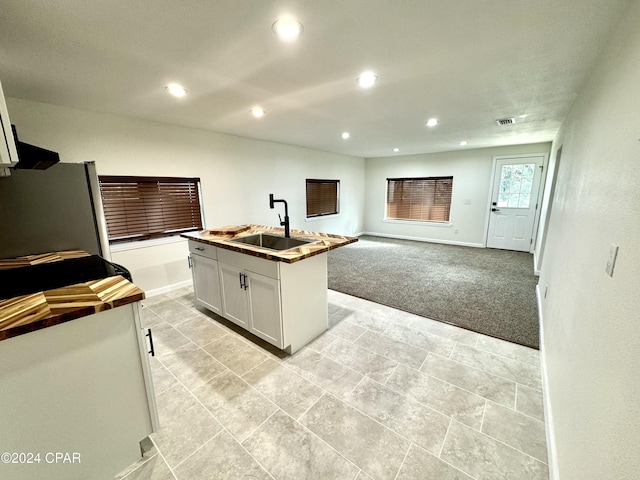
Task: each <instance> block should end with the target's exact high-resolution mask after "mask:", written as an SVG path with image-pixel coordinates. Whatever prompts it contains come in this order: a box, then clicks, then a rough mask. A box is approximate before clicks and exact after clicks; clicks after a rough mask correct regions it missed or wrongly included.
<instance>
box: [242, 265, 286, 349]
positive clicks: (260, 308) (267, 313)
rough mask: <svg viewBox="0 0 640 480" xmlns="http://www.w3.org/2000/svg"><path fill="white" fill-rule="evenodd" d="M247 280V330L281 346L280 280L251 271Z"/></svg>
mask: <svg viewBox="0 0 640 480" xmlns="http://www.w3.org/2000/svg"><path fill="white" fill-rule="evenodd" d="M247 277H248V279H249V280H248V281H249V290H248V293H249V309H250V312H251V315H250V318H251V326H250V328H249V331H250V332H251V333H253V334H254V335H257V336H258V337H260V338H262V339H263V340H266V341H267V342H269V343H271V344H272V345H275V346H276V347H278V348H282V343H283V342H282V319H281V316H280V282H279V281H278V280H276V279H274V278H269V277H265V276H264V275H260V274H257V273H253V272H247Z"/></svg>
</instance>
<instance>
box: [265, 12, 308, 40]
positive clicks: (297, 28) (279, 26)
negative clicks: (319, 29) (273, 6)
mask: <svg viewBox="0 0 640 480" xmlns="http://www.w3.org/2000/svg"><path fill="white" fill-rule="evenodd" d="M271 28H272V30H273V31H274V32H275V33H276V35H278V37H280V40H282V41H283V42H291V41H293V40H295V39H296V38H298V37H299V36H300V35H302V32H303V31H304V27H303V26H302V24H301V23H300V22H298V21H297V20H293V19H290V18H283V19H281V20H277V21H276V22H275V23H274V24H273V25H271Z"/></svg>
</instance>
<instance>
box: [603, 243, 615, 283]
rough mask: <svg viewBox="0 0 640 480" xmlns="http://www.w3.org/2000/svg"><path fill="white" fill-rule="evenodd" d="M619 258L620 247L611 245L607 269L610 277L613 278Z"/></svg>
mask: <svg viewBox="0 0 640 480" xmlns="http://www.w3.org/2000/svg"><path fill="white" fill-rule="evenodd" d="M617 256H618V246H617V245H616V244H615V243H612V244H611V247H610V248H609V260H607V268H605V271H606V272H607V273H608V274H609V276H610V277H613V267H615V265H616V257H617Z"/></svg>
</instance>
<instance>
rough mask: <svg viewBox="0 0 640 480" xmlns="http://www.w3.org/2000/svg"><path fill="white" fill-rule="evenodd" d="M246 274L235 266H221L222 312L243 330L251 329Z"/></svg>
mask: <svg viewBox="0 0 640 480" xmlns="http://www.w3.org/2000/svg"><path fill="white" fill-rule="evenodd" d="M245 282H246V279H245V274H244V273H243V271H242V270H241V269H240V268H238V267H235V266H233V265H226V264H224V263H223V264H222V265H221V266H220V284H221V287H222V298H223V305H222V311H223V314H224V316H225V317H226V318H228V319H229V320H231V321H232V322H233V323H236V324H238V325H240V326H241V327H243V328H246V329H247V330H248V329H249V309H248V307H247V300H246V293H245Z"/></svg>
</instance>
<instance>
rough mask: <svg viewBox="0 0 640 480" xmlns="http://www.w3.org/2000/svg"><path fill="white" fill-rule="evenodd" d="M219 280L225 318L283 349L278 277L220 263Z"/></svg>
mask: <svg viewBox="0 0 640 480" xmlns="http://www.w3.org/2000/svg"><path fill="white" fill-rule="evenodd" d="M238 255H242V254H238ZM254 260H257V259H254ZM264 261H266V262H269V260H264ZM272 263H273V262H272ZM220 277H221V285H222V309H223V316H224V317H226V318H228V319H229V320H231V321H232V322H234V323H236V324H238V325H240V326H241V327H243V328H245V329H247V330H248V331H250V332H251V333H253V334H254V335H256V336H258V337H260V338H262V339H263V340H266V341H267V342H269V343H271V344H272V345H275V346H276V347H278V348H282V320H281V317H280V282H279V281H278V279H277V277H276V278H271V277H268V276H266V275H261V274H259V273H256V272H252V271H251V270H248V269H245V268H239V267H238V266H236V265H228V264H225V263H220Z"/></svg>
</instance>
